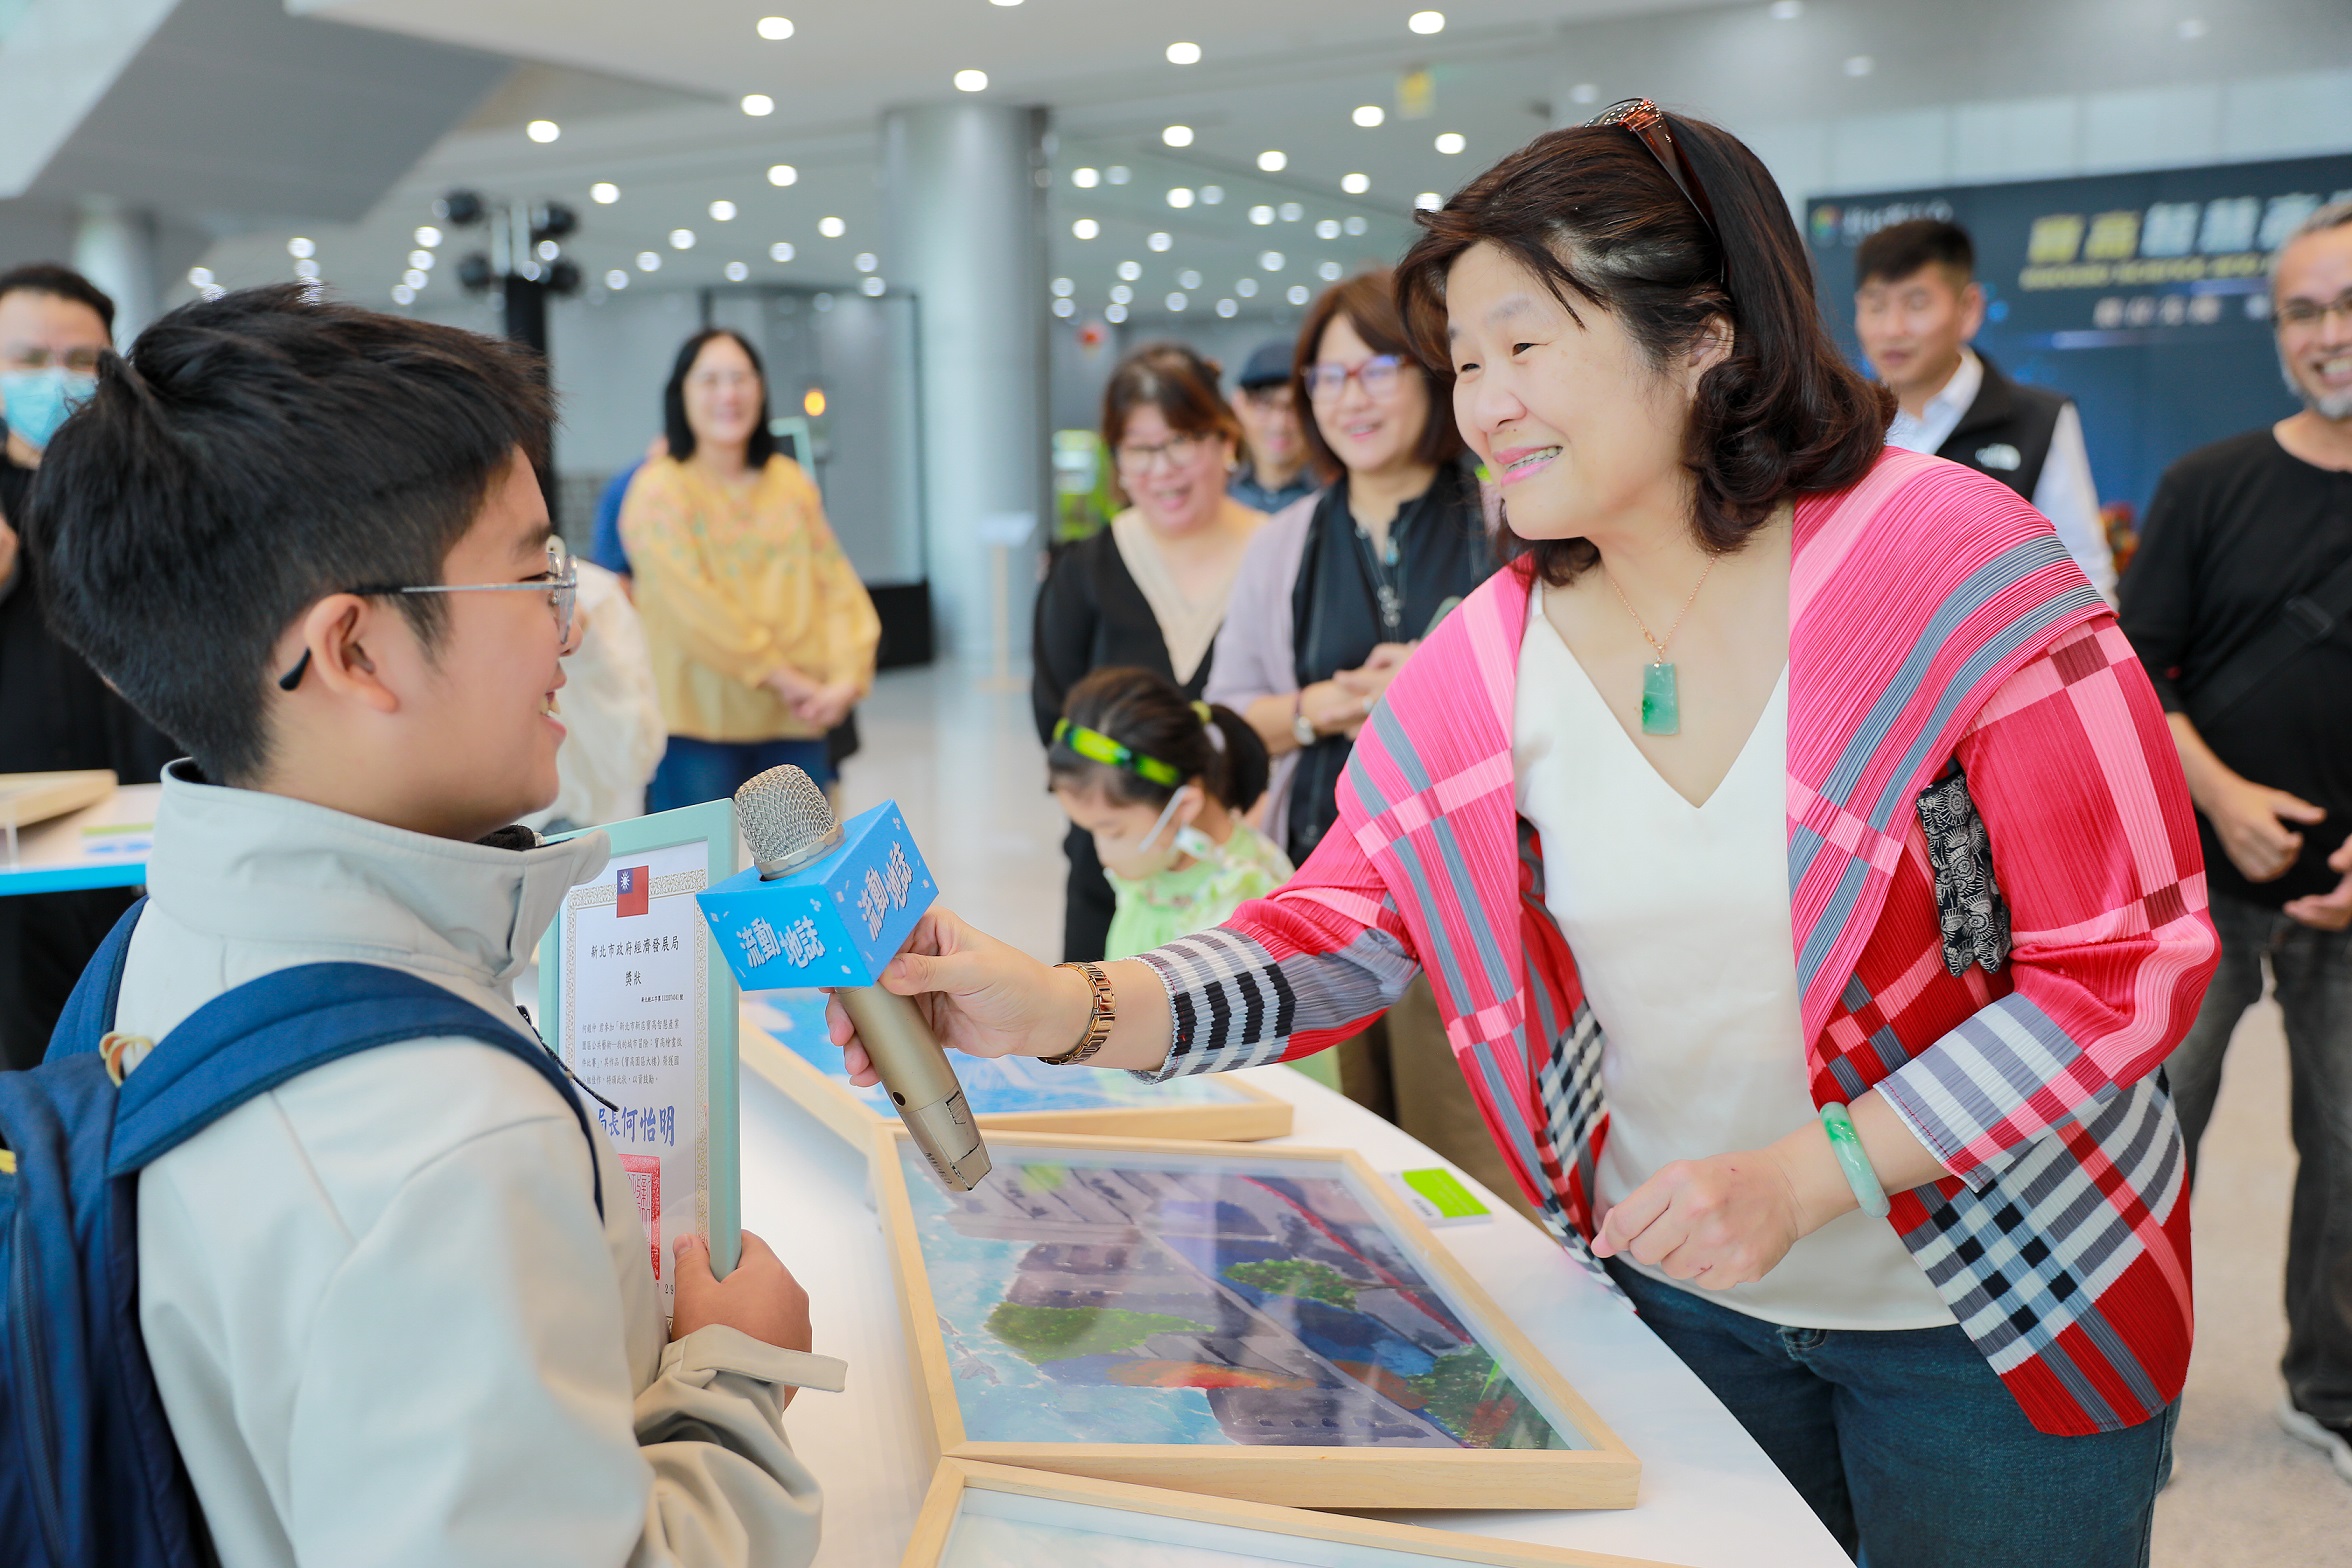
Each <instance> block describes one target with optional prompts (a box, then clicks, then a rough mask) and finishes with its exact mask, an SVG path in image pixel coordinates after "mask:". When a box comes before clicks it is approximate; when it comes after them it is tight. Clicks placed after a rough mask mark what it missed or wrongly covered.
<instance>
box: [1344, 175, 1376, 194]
mask: <svg viewBox="0 0 2352 1568" xmlns="http://www.w3.org/2000/svg"><path fill="white" fill-rule="evenodd" d="M1339 188H1340V189H1341V190H1343V191H1346V192H1347V193H1348V194H1349V195H1350V196H1361V195H1363V194H1364V193H1365V192H1366V191H1368V190H1370V189H1371V188H1372V176H1370V175H1369V174H1343V175H1341V176H1340V177H1339Z"/></svg>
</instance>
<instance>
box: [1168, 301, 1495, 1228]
mask: <svg viewBox="0 0 2352 1568" xmlns="http://www.w3.org/2000/svg"><path fill="white" fill-rule="evenodd" d="M1291 384H1292V389H1293V392H1292V395H1293V397H1294V399H1295V401H1296V403H1297V405H1298V407H1299V408H1301V409H1303V410H1305V411H1306V416H1307V417H1306V418H1305V419H1304V420H1303V421H1302V425H1303V427H1304V430H1305V433H1306V438H1307V446H1308V450H1309V452H1310V453H1311V455H1312V457H1313V460H1314V465H1315V467H1316V469H1317V470H1318V471H1319V472H1320V473H1321V474H1322V475H1323V477H1324V479H1325V487H1324V488H1323V489H1322V490H1321V491H1319V492H1318V493H1316V494H1315V495H1313V496H1310V497H1308V498H1307V499H1305V500H1303V501H1298V502H1294V503H1293V504H1291V505H1290V506H1288V507H1285V508H1284V509H1283V510H1282V511H1280V512H1278V513H1276V514H1275V516H1274V518H1273V519H1272V520H1271V521H1270V522H1269V523H1268V524H1267V525H1266V528H1265V530H1264V531H1263V532H1262V533H1260V534H1259V536H1258V538H1257V540H1256V541H1255V542H1254V543H1253V544H1252V545H1251V547H1250V554H1249V559H1248V560H1247V561H1246V562H1244V563H1243V566H1242V572H1241V580H1240V582H1239V583H1237V584H1236V585H1235V587H1234V592H1233V604H1232V606H1231V609H1230V611H1229V612H1228V614H1227V616H1226V619H1225V630H1224V631H1223V632H1222V633H1220V634H1219V636H1218V639H1217V669H1216V673H1215V674H1213V675H1212V676H1211V677H1210V679H1209V688H1208V694H1209V700H1210V701H1211V702H1215V703H1221V704H1223V705H1224V706H1226V707H1229V708H1232V709H1233V710H1234V711H1235V712H1237V713H1240V714H1241V715H1243V716H1244V717H1245V718H1247V719H1248V720H1249V723H1250V727H1251V728H1252V729H1254V730H1256V731H1257V732H1258V735H1259V737H1260V738H1261V739H1263V740H1264V741H1265V742H1266V749H1267V752H1268V753H1269V754H1270V755H1272V756H1273V757H1274V758H1275V759H1276V762H1275V774H1274V783H1273V785H1272V787H1271V788H1270V789H1269V791H1268V803H1267V807H1266V813H1265V817H1264V821H1265V826H1266V833H1267V836H1268V837H1270V838H1272V839H1273V840H1274V842H1275V843H1277V844H1279V845H1281V846H1282V847H1283V849H1284V851H1285V852H1286V853H1287V854H1288V855H1289V856H1290V858H1291V860H1292V862H1293V863H1294V864H1299V865H1303V864H1305V863H1306V859H1307V857H1308V856H1309V855H1310V854H1312V853H1313V852H1314V849H1315V846H1316V845H1317V844H1319V843H1321V842H1322V839H1323V835H1324V834H1325V833H1326V832H1328V831H1329V830H1330V828H1331V825H1332V823H1333V822H1334V821H1336V820H1337V818H1338V814H1339V800H1338V796H1339V781H1340V775H1341V773H1342V772H1343V771H1344V770H1345V769H1346V767H1347V762H1348V757H1349V754H1350V751H1351V749H1352V748H1353V746H1354V744H1355V740H1356V734H1357V731H1358V730H1360V729H1361V728H1362V727H1363V725H1364V722H1365V719H1366V718H1367V717H1368V716H1369V715H1370V714H1371V712H1372V710H1373V707H1374V706H1375V705H1376V704H1377V703H1378V702H1379V700H1380V697H1381V694H1382V693H1383V692H1385V691H1386V690H1387V689H1388V683H1389V682H1390V681H1391V680H1392V679H1394V678H1395V676H1396V672H1397V670H1398V668H1399V667H1400V666H1401V665H1402V664H1403V663H1404V660H1405V657H1406V655H1407V654H1409V653H1410V652H1411V651H1412V649H1413V646H1414V644H1415V643H1416V642H1418V641H1419V640H1420V639H1421V638H1422V637H1423V636H1425V635H1426V634H1427V633H1428V631H1429V628H1430V626H1431V625H1432V624H1433V623H1434V622H1435V621H1436V620H1437V618H1438V617H1439V616H1441V615H1442V614H1444V613H1445V612H1446V610H1447V609H1449V608H1450V607H1451V606H1453V605H1454V604H1456V603H1458V602H1460V601H1461V599H1462V598H1463V597H1464V596H1465V595H1467V594H1469V593H1470V592H1471V591H1472V590H1473V589H1475V588H1476V587H1477V586H1478V585H1479V584H1480V583H1481V582H1484V581H1485V580H1486V578H1487V577H1488V576H1489V575H1490V574H1491V573H1492V572H1493V571H1494V569H1495V561H1496V556H1495V553H1494V545H1493V541H1492V540H1491V538H1490V537H1489V536H1488V533H1487V530H1486V526H1485V522H1484V519H1483V518H1482V516H1481V513H1480V509H1479V502H1478V484H1477V481H1476V480H1475V479H1473V478H1472V477H1471V475H1470V473H1469V471H1468V470H1467V468H1465V466H1464V465H1463V462H1462V437H1461V433H1460V432H1459V431H1457V430H1456V429H1455V428H1454V421H1453V419H1452V417H1451V413H1450V411H1449V410H1448V409H1447V408H1446V406H1445V403H1444V400H1443V399H1442V398H1441V397H1440V396H1439V395H1438V389H1437V387H1436V385H1435V383H1434V382H1433V380H1432V379H1431V377H1430V375H1429V373H1428V372H1427V371H1426V370H1424V369H1423V368H1422V367H1421V363H1420V361H1419V360H1417V359H1415V358H1414V357H1413V352H1412V348H1411V346H1410V345H1409V344H1408V343H1407V341H1406V338H1405V326H1404V321H1403V319H1402V318H1401V317H1400V316H1399V315H1398V314H1397V306H1396V289H1395V280H1394V278H1393V277H1392V276H1391V274H1389V273H1388V272H1386V271H1379V272H1367V273H1364V274H1362V275H1360V276H1358V277H1354V278H1350V279H1349V280H1347V281H1346V282H1344V283H1337V284H1334V285H1332V286H1331V287H1330V288H1328V289H1325V290H1324V291H1323V293H1322V295H1321V297H1319V298H1318V299H1317V300H1316V301H1315V302H1314V304H1313V305H1312V306H1310V307H1309V308H1308V310H1307V319H1306V321H1305V323H1304V324H1303V325H1302V326H1301V327H1300V329H1299V335H1298V346H1297V348H1296V349H1295V350H1294V351H1293V354H1292V369H1291ZM1330 1062H1331V1068H1335V1069H1336V1074H1335V1076H1336V1080H1337V1086H1338V1088H1339V1089H1340V1090H1341V1092H1342V1093H1344V1094H1346V1095H1347V1096H1348V1098H1350V1099H1352V1100H1354V1101H1355V1102H1356V1103H1357V1104H1359V1105H1362V1106H1364V1107H1365V1108H1366V1109H1368V1110H1371V1111H1373V1112H1375V1113H1376V1114H1378V1115H1380V1116H1382V1117H1385V1118H1386V1119H1387V1120H1389V1121H1392V1122H1395V1123H1396V1124H1397V1125H1398V1126H1400V1127H1402V1128H1404V1129H1405V1130H1406V1131H1407V1132H1410V1133H1411V1134H1413V1135H1414V1136H1415V1137H1417V1138H1419V1139H1420V1140H1421V1141H1422V1142H1424V1143H1426V1144H1428V1145H1429V1146H1430V1147H1431V1148H1433V1149H1436V1150H1437V1151H1438V1152H1439V1153H1441V1154H1443V1155H1445V1156H1446V1157H1447V1158H1448V1159H1450V1160H1452V1161H1454V1162H1455V1163H1456V1164H1457V1165H1460V1166H1462V1167H1463V1168H1464V1169H1465V1170H1468V1171H1469V1172H1470V1173H1471V1174H1472V1175H1474V1176H1476V1177H1478V1178H1479V1179H1480V1180H1481V1181H1484V1182H1486V1183H1487V1184H1488V1185H1489V1186H1490V1187H1494V1188H1496V1189H1498V1190H1502V1191H1509V1190H1510V1189H1511V1180H1510V1176H1509V1173H1508V1171H1507V1170H1506V1169H1505V1167H1504V1166H1503V1164H1502V1161H1501V1160H1500V1158H1499V1157H1498V1156H1497V1155H1496V1153H1495V1150H1494V1147H1493V1144H1492V1142H1491V1141H1490V1140H1489V1139H1488V1137H1487V1135H1486V1129H1485V1127H1484V1126H1482V1125H1481V1124H1480V1121H1479V1115H1478V1106H1477V1104H1476V1102H1475V1101H1473V1100H1472V1099H1471V1098H1470V1094H1469V1090H1468V1089H1467V1087H1466V1086H1465V1085H1464V1084H1463V1082H1462V1075H1461V1074H1460V1073H1459V1072H1457V1071H1455V1070H1454V1066H1453V1061H1452V1059H1451V1057H1450V1055H1449V1054H1448V1053H1447V1051H1446V1049H1445V1030H1444V1024H1443V1023H1442V1021H1441V1020H1440V1019H1439V1017H1438V1012H1437V1002H1436V999H1435V997H1434V996H1433V995H1432V994H1431V992H1430V989H1429V987H1428V985H1427V984H1426V983H1422V982H1416V983H1414V984H1413V985H1412V986H1411V987H1410V988H1408V989H1407V991H1406V992H1405V994H1404V995H1403V997H1401V998H1400V999H1399V1000H1398V1002H1397V1004H1396V1005H1395V1006H1393V1007H1391V1008H1390V1009H1389V1010H1388V1012H1387V1013H1386V1014H1385V1015H1384V1016H1382V1017H1381V1018H1379V1019H1378V1020H1376V1021H1374V1022H1373V1023H1372V1024H1371V1025H1370V1026H1369V1027H1367V1028H1366V1029H1365V1030H1364V1031H1363V1033H1362V1034H1361V1035H1360V1036H1358V1037H1357V1038H1355V1039H1352V1040H1348V1041H1346V1042H1345V1043H1343V1044H1342V1045H1341V1046H1340V1047H1339V1049H1338V1050H1337V1051H1335V1052H1334V1053H1333V1054H1332V1057H1331V1058H1330ZM1331 1068H1326V1069H1325V1071H1326V1072H1327V1073H1329V1072H1330V1071H1331Z"/></svg>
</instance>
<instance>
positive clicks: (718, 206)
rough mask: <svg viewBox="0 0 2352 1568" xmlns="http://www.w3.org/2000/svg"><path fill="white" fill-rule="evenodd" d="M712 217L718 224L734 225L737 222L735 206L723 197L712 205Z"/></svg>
mask: <svg viewBox="0 0 2352 1568" xmlns="http://www.w3.org/2000/svg"><path fill="white" fill-rule="evenodd" d="M710 215H711V217H712V218H713V219H714V220H716V221H717V222H720V223H732V222H734V221H735V204H734V203H733V202H731V201H729V200H727V199H726V198H725V197H723V196H722V197H720V198H719V199H718V200H717V201H714V202H712V203H711V204H710Z"/></svg>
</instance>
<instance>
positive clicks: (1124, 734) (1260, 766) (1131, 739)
mask: <svg viewBox="0 0 2352 1568" xmlns="http://www.w3.org/2000/svg"><path fill="white" fill-rule="evenodd" d="M1202 706H1203V705H1202V704H1198V703H1194V702H1193V701H1191V700H1190V699H1189V698H1187V697H1186V696H1185V695H1184V693H1183V692H1182V691H1181V690H1179V689H1178V688H1177V686H1176V683H1175V682H1173V681H1171V680H1169V679H1168V678H1167V677H1166V676H1164V675H1161V674H1159V673H1158V672H1157V671H1153V670H1143V669H1134V668H1120V667H1117V666H1113V667H1111V668H1108V669H1101V670H1095V671H1093V672H1092V673H1090V674H1089V675H1087V677H1086V678H1085V679H1084V680H1082V681H1080V682H1079V683H1078V684H1077V685H1075V686H1073V687H1071V688H1070V695H1069V698H1068V700H1067V701H1065V702H1064V703H1063V704H1062V717H1064V718H1066V719H1068V720H1069V721H1070V722H1071V723H1072V724H1076V725H1079V726H1081V727H1083V728H1085V729H1090V730H1094V731H1096V732H1097V733H1099V734H1103V735H1108V736H1109V737H1110V738H1111V739H1113V740H1115V741H1117V742H1118V743H1119V744H1120V745H1122V746H1125V747H1127V748H1129V749H1130V750H1133V751H1139V752H1141V753H1142V754H1143V755H1145V756H1147V757H1157V758H1159V759H1160V760H1161V761H1162V762H1165V763H1167V764H1168V765H1169V766H1170V767H1172V768H1174V769H1175V770H1176V771H1177V772H1179V773H1181V774H1183V775H1184V776H1185V777H1186V778H1188V779H1199V780H1200V781H1201V783H1202V784H1203V785H1204V786H1205V787H1206V788H1207V789H1208V792H1209V793H1210V794H1212V795H1214V796H1216V797H1217V799H1219V800H1221V801H1223V802H1224V803H1225V805H1226V806H1227V807H1228V808H1229V809H1231V810H1234V811H1247V810H1249V808H1250V807H1252V806H1254V805H1256V804H1257V803H1258V797H1259V796H1260V795H1263V794H1265V793H1266V784H1267V781H1268V780H1269V778H1271V776H1272V774H1273V764H1272V762H1271V761H1270V760H1269V759H1268V758H1267V756H1266V743H1265V742H1264V741H1262V740H1260V739H1258V732H1257V731H1256V730H1253V729H1251V728H1250V727H1249V723H1248V721H1247V720H1245V719H1243V718H1242V716H1241V715H1240V714H1238V713H1236V712H1234V711H1233V710H1232V709H1231V708H1221V707H1219V708H1210V709H1209V710H1208V717H1207V718H1205V719H1204V718H1203V717H1201V708H1202ZM1212 732H1214V733H1212ZM1045 767H1046V777H1047V779H1048V781H1049V782H1050V783H1052V784H1056V785H1062V786H1066V787H1067V788H1070V789H1073V790H1077V791H1081V792H1083V791H1086V790H1089V789H1099V790H1101V791H1102V792H1103V793H1104V795H1105V796H1107V797H1108V798H1109V799H1111V800H1113V801H1116V802H1118V803H1120V804H1122V805H1135V806H1149V807H1151V808H1152V809H1153V810H1155V811H1156V810H1158V809H1159V808H1160V807H1162V806H1165V805H1166V804H1167V803H1168V799H1169V797H1170V796H1172V795H1174V794H1175V793H1176V791H1175V790H1174V789H1173V788H1171V787H1170V786H1168V785H1165V784H1155V783H1153V782H1152V781H1151V780H1150V779H1146V778H1139V777H1137V776H1136V775H1135V774H1133V773H1130V772H1128V771H1127V770H1126V769H1124V768H1115V767H1112V766H1111V765H1110V764H1109V763H1105V762H1095V761H1093V760H1091V759H1089V758H1086V757H1081V756H1079V755H1078V753H1076V752H1075V751H1072V750H1070V749H1069V748H1068V747H1066V746H1055V747H1053V748H1051V749H1050V750H1048V751H1047V752H1046V754H1045Z"/></svg>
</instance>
